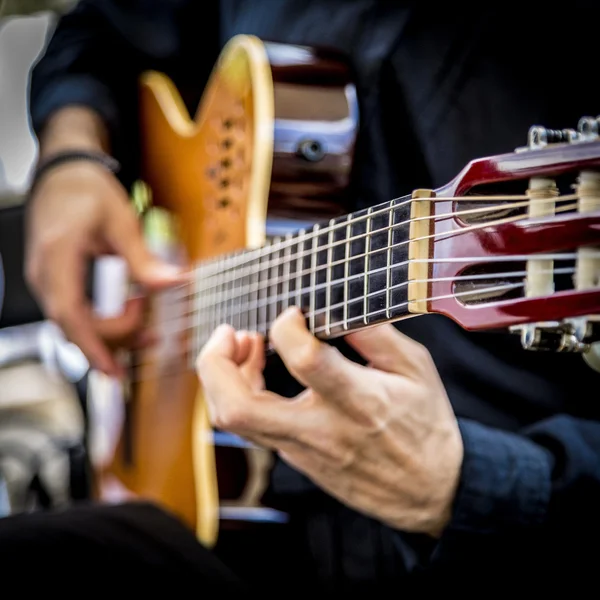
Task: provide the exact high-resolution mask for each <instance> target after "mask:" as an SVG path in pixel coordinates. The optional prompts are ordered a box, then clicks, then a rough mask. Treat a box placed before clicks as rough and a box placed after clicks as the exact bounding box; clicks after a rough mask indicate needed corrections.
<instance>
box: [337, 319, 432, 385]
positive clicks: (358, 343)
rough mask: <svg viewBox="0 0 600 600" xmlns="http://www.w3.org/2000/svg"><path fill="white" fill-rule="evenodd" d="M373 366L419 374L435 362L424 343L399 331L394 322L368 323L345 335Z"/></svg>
mask: <svg viewBox="0 0 600 600" xmlns="http://www.w3.org/2000/svg"><path fill="white" fill-rule="evenodd" d="M345 340H346V342H347V343H348V344H349V345H350V346H351V347H352V348H354V350H356V351H357V352H358V353H359V354H360V355H361V356H362V357H363V358H364V359H365V360H367V361H368V362H369V363H370V364H371V366H372V367H374V368H375V369H379V370H380V371H386V372H388V373H396V374H398V375H404V376H406V377H411V378H414V377H420V376H422V374H423V373H424V372H427V369H429V368H431V366H432V365H433V360H432V358H431V355H430V354H429V352H428V351H427V349H426V348H425V346H423V345H422V344H419V343H418V342H416V341H415V340H413V339H411V338H409V337H408V336H406V335H404V334H402V333H400V332H399V331H398V330H397V329H396V328H395V327H394V326H393V325H390V324H385V325H379V326H377V327H369V328H367V329H363V330H361V331H357V332H355V333H350V334H348V335H347V336H346V338H345Z"/></svg>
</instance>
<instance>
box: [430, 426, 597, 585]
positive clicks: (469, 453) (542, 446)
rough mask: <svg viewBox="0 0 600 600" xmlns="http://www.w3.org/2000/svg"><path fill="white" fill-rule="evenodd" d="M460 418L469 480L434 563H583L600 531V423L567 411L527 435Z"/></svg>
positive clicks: (483, 566)
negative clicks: (587, 539) (586, 542)
mask: <svg viewBox="0 0 600 600" xmlns="http://www.w3.org/2000/svg"><path fill="white" fill-rule="evenodd" d="M459 425H460V429H461V433H462V437H463V441H464V448H465V453H464V461H463V466H462V472H461V479H460V483H459V487H458V490H457V495H456V499H455V503H454V507H453V514H452V518H451V522H450V524H449V526H448V527H447V528H446V530H445V532H444V533H443V534H442V536H441V538H440V540H439V541H438V543H437V544H436V545H435V546H434V548H433V551H432V553H431V554H430V560H429V565H428V566H429V568H432V569H434V570H436V569H437V570H439V571H440V572H445V573H452V574H453V575H455V576H459V575H460V574H461V573H462V574H465V573H466V572H470V573H472V572H473V569H477V570H479V572H480V573H481V574H482V575H483V574H484V573H485V572H488V573H489V572H490V571H492V572H493V571H498V570H500V569H506V568H507V566H510V567H511V568H512V569H513V571H512V572H513V573H514V572H515V570H517V571H518V570H519V569H521V568H522V569H523V570H524V571H526V572H527V574H528V576H531V572H532V570H534V569H536V568H539V569H540V571H544V570H547V569H549V568H551V566H552V565H555V566H556V568H560V569H567V568H568V569H571V570H572V569H573V568H576V569H577V568H582V565H583V564H584V563H585V561H586V557H587V555H586V553H585V551H584V550H582V548H583V546H582V544H581V543H580V542H581V540H580V537H581V535H582V532H585V535H597V534H598V533H600V518H599V517H598V510H597V507H598V503H599V502H600V423H598V422H594V421H586V420H583V419H576V418H574V417H572V416H566V415H559V416H555V417H552V418H549V419H547V420H545V421H542V422H539V423H537V424H535V425H533V426H531V427H528V428H527V429H525V430H523V431H522V432H520V434H515V433H509V432H505V431H500V430H497V429H493V428H491V427H487V426H485V425H481V424H479V423H476V422H473V421H469V420H466V419H461V420H459ZM594 532H595V534H594ZM567 565H569V567H567ZM496 574H497V573H496Z"/></svg>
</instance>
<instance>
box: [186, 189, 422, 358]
mask: <svg viewBox="0 0 600 600" xmlns="http://www.w3.org/2000/svg"><path fill="white" fill-rule="evenodd" d="M411 201H412V200H411V197H410V196H406V197H404V198H399V199H396V200H393V201H391V202H386V203H384V204H381V205H379V206H375V207H371V208H369V209H365V210H362V211H359V212H356V213H352V214H349V215H346V216H343V217H339V218H337V219H332V220H331V221H329V222H328V223H323V224H318V225H315V226H314V227H312V228H311V229H308V230H300V231H298V232H296V233H294V234H290V235H288V236H286V237H284V238H276V239H273V240H272V241H271V242H270V243H268V244H267V245H265V246H263V247H261V248H259V249H256V250H247V251H243V252H239V253H235V254H229V255H225V256H222V257H219V258H217V259H214V260H211V261H207V262H203V263H201V264H199V265H198V266H197V268H196V289H195V291H194V296H193V299H194V306H193V307H192V312H193V315H194V317H195V340H194V342H195V344H197V347H198V348H199V347H201V346H202V345H203V344H204V343H205V342H206V340H207V339H208V337H209V336H210V334H211V333H212V331H213V330H214V329H215V327H217V326H218V325H219V324H222V323H227V324H230V325H232V326H233V327H235V328H236V329H243V330H247V331H257V332H260V333H263V334H266V333H267V332H268V331H269V329H270V327H271V325H272V323H273V321H274V320H275V319H276V318H277V316H278V315H279V314H280V313H281V312H283V311H284V310H285V309H286V308H288V307H290V306H299V307H301V308H302V310H303V312H304V314H305V315H306V318H307V324H308V327H309V329H310V330H311V331H312V333H314V334H315V335H316V336H317V337H319V338H322V339H327V338H333V337H338V336H339V335H343V334H344V333H347V332H349V331H352V330H355V329H358V328H361V327H364V326H367V325H373V324H376V323H381V322H384V321H391V320H396V319H398V318H401V317H404V316H407V315H408V314H409V310H408V289H407V288H408V254H409V246H408V241H409V214H410V203H411Z"/></svg>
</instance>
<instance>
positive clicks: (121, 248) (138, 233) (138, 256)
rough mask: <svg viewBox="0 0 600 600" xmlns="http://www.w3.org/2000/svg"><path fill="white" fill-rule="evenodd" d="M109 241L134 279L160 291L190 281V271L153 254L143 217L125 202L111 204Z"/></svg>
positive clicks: (107, 234) (107, 239)
mask: <svg viewBox="0 0 600 600" xmlns="http://www.w3.org/2000/svg"><path fill="white" fill-rule="evenodd" d="M104 234H105V237H106V241H107V242H108V244H109V245H110V247H111V248H112V249H113V250H114V252H116V253H117V254H118V255H119V256H121V257H122V258H123V259H124V260H125V262H126V263H127V265H128V267H129V270H130V271H131V275H132V277H133V279H134V280H135V281H136V282H137V283H139V284H140V285H142V286H143V287H145V288H147V289H149V290H152V291H157V290H160V289H164V288H168V287H172V286H175V285H178V284H184V283H189V282H190V274H189V273H186V272H185V271H184V270H183V269H181V268H179V267H176V266H174V265H171V264H169V263H167V262H165V261H162V260H160V259H159V258H157V257H156V256H154V255H153V254H152V253H151V252H150V250H149V248H148V246H147V245H146V241H145V240H144V236H143V233H142V227H141V223H140V220H139V219H138V217H137V215H136V213H135V211H134V210H133V207H132V206H130V205H129V204H128V203H127V202H126V201H124V202H117V203H115V204H114V206H113V207H112V209H111V211H110V213H109V215H108V219H107V222H106V225H105V231H104Z"/></svg>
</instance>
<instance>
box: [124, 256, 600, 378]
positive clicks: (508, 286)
mask: <svg viewBox="0 0 600 600" xmlns="http://www.w3.org/2000/svg"><path fill="white" fill-rule="evenodd" d="M599 256H600V253H599ZM541 273H555V274H567V275H568V274H574V273H575V269H573V268H568V267H565V268H562V269H547V270H542V271H541ZM524 274H526V271H517V272H498V273H494V274H492V275H488V276H487V278H488V279H495V278H498V279H503V278H505V279H506V278H508V279H511V278H514V277H521V276H523V275H524ZM483 275H486V274H482V277H480V279H485V278H486V277H484V276H483ZM467 278H468V277H465V279H467ZM456 279H457V278H456V277H441V278H440V277H438V278H430V279H423V280H414V281H404V282H402V283H400V284H397V285H396V286H394V287H396V288H399V287H403V286H407V285H408V284H409V283H413V282H414V283H417V282H428V283H436V282H441V281H449V280H456ZM525 285H526V283H525V282H523V281H520V282H516V283H504V284H500V285H494V286H489V287H485V288H479V289H473V290H465V291H462V292H456V293H453V294H447V295H443V296H429V297H426V298H422V299H415V300H407V301H403V302H399V303H396V304H393V305H392V306H390V307H386V308H381V309H378V310H376V311H369V312H368V313H367V314H366V315H363V314H361V315H358V316H356V317H351V318H349V319H345V320H342V321H336V322H333V323H330V324H329V325H328V327H326V326H319V327H316V328H314V330H313V333H314V334H315V335H317V334H319V333H323V332H326V331H327V329H329V330H331V329H333V328H339V327H342V328H343V329H342V330H343V331H346V332H348V333H349V330H347V329H346V327H347V325H348V324H350V323H353V322H356V321H362V322H364V321H365V319H369V318H370V317H373V316H375V315H382V316H383V315H384V314H385V313H386V312H390V311H394V310H398V309H400V308H405V307H408V305H409V304H411V303H419V302H430V301H435V300H442V299H452V298H459V297H463V296H469V295H477V294H488V293H493V292H502V291H509V290H514V289H518V288H522V287H524V286H525ZM386 292H387V290H378V291H377V292H373V293H372V296H377V295H381V294H384V293H386ZM357 300H362V298H359V299H357ZM324 310H325V309H319V310H318V311H317V312H318V313H322V312H324ZM306 316H307V317H308V314H306ZM174 320H175V319H174ZM174 320H172V321H171V323H172V322H173V321H174ZM392 320H393V319H392ZM163 325H164V323H163ZM269 325H270V323H268V322H265V323H264V326H263V324H262V323H261V324H259V326H258V327H257V328H256V329H255V331H257V332H260V333H261V334H263V335H266V333H267V331H268V328H269ZM216 326H217V325H216V324H215V326H214V327H216ZM194 329H195V328H193V327H188V326H184V327H182V328H173V327H171V328H170V329H169V334H172V335H179V334H182V333H186V332H191V331H193V330H194ZM208 337H209V335H207V336H205V340H204V341H206V339H208ZM184 342H185V343H186V344H185V345H186V346H191V347H187V348H185V349H184V348H182V347H181V346H182V344H183V343H184ZM195 345H196V344H195V343H194V340H193V339H190V338H187V339H185V340H178V344H177V349H178V351H177V352H176V353H170V354H169V360H172V359H187V358H189V356H190V355H192V354H193V355H194V356H195V355H197V354H198V353H199V351H200V347H198V348H195V347H194V346H195ZM148 351H149V352H150V353H152V351H153V349H152V348H150V349H149V350H148ZM131 355H135V356H138V355H140V356H145V355H146V352H144V351H141V352H132V353H131ZM151 358H152V357H151ZM151 363H152V360H144V361H141V362H139V363H135V364H133V363H132V364H131V365H129V366H130V367H131V368H141V367H144V366H147V365H150V364H151ZM182 370H185V369H182Z"/></svg>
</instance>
